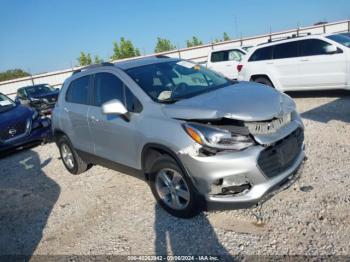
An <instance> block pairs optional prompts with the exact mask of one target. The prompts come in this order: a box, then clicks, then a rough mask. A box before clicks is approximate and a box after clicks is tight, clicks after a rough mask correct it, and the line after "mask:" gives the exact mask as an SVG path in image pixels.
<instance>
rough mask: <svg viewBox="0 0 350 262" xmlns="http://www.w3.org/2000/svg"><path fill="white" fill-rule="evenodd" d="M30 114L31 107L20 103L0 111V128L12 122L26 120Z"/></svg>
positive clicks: (31, 112)
mask: <svg viewBox="0 0 350 262" xmlns="http://www.w3.org/2000/svg"><path fill="white" fill-rule="evenodd" d="M32 114H33V111H32V110H31V109H29V108H28V107H26V106H22V105H17V106H16V107H14V108H12V109H9V110H7V111H4V112H0V129H1V128H4V127H5V126H7V125H9V124H11V123H14V122H21V121H26V120H27V119H28V118H29V117H31V116H32Z"/></svg>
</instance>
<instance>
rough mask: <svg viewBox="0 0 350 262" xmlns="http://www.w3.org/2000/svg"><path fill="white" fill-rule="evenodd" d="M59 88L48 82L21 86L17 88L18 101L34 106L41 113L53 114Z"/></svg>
mask: <svg viewBox="0 0 350 262" xmlns="http://www.w3.org/2000/svg"><path fill="white" fill-rule="evenodd" d="M58 95H59V90H58V89H57V88H56V89H55V88H53V87H51V86H50V85H48V84H38V85H32V86H25V87H21V88H19V89H18V90H17V97H16V101H18V102H20V103H21V104H22V105H26V106H29V107H32V108H34V109H35V110H36V111H38V113H39V114H42V115H48V114H51V110H52V109H53V108H54V107H55V103H56V101H57V98H58Z"/></svg>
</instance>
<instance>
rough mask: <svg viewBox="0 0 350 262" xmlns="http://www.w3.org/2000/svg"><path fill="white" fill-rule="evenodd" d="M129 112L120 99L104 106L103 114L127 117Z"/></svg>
mask: <svg viewBox="0 0 350 262" xmlns="http://www.w3.org/2000/svg"><path fill="white" fill-rule="evenodd" d="M127 112H128V110H126V108H125V106H124V104H123V103H122V102H120V101H119V100H118V99H113V100H110V101H108V102H106V103H104V104H103V105H102V113H103V114H105V115H125V114H126V113H127Z"/></svg>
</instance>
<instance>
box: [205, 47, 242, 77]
mask: <svg viewBox="0 0 350 262" xmlns="http://www.w3.org/2000/svg"><path fill="white" fill-rule="evenodd" d="M246 53H247V51H245V50H244V49H242V48H239V47H236V48H229V49H227V48H226V49H216V50H211V51H210V52H209V54H208V60H207V68H208V69H211V70H214V71H216V72H218V73H221V74H222V75H224V76H225V77H227V78H229V79H237V76H238V72H237V69H236V68H237V65H238V63H239V62H240V61H241V60H242V57H243V56H244V55H245V54H246Z"/></svg>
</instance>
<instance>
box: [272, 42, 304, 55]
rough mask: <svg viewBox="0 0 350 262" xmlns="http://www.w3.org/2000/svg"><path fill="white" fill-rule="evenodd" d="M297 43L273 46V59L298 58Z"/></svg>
mask: <svg viewBox="0 0 350 262" xmlns="http://www.w3.org/2000/svg"><path fill="white" fill-rule="evenodd" d="M298 46H299V44H298V41H294V42H289V43H283V44H278V45H275V47H274V50H273V58H274V59H283V58H292V57H297V56H298Z"/></svg>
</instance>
